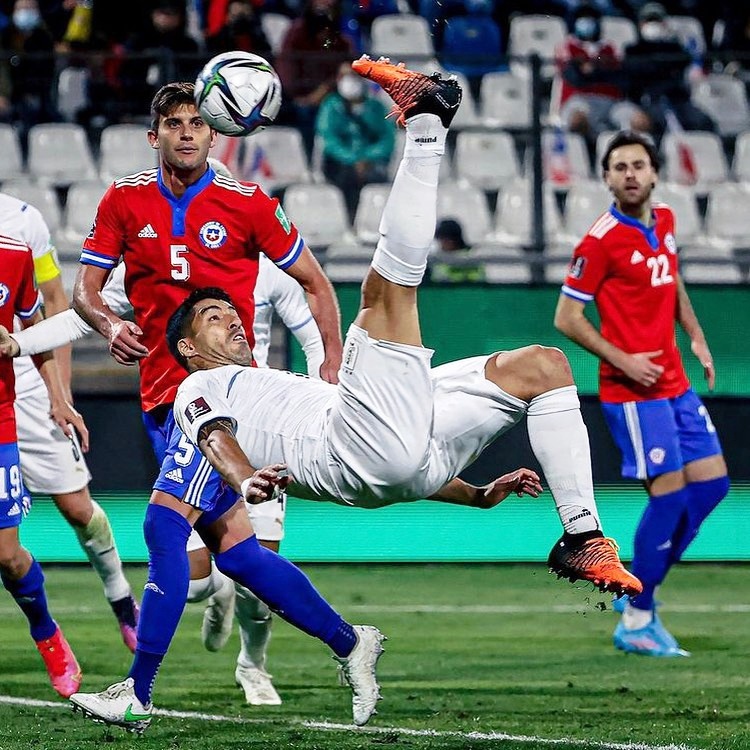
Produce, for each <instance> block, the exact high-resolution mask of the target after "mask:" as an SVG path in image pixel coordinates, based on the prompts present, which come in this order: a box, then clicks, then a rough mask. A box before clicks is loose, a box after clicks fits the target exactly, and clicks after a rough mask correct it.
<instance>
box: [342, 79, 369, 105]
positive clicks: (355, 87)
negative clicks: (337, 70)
mask: <svg viewBox="0 0 750 750" xmlns="http://www.w3.org/2000/svg"><path fill="white" fill-rule="evenodd" d="M336 89H337V91H338V92H339V94H341V96H342V97H343V98H344V99H346V100H347V101H350V102H352V101H357V99H361V98H362V97H363V96H364V93H365V83H364V81H363V80H362V79H361V78H360V77H359V76H355V75H345V76H343V77H342V78H340V79H339V82H338V83H337V84H336Z"/></svg>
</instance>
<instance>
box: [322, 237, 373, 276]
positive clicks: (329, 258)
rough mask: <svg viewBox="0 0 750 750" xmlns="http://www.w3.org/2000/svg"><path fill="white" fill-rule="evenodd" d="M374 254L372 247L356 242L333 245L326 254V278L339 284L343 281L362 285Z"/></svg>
mask: <svg viewBox="0 0 750 750" xmlns="http://www.w3.org/2000/svg"><path fill="white" fill-rule="evenodd" d="M372 253H373V246H372V245H370V246H367V245H361V244H358V243H356V242H349V243H337V244H335V245H331V246H330V247H329V248H328V250H326V254H325V263H324V270H325V272H326V276H328V278H329V279H330V280H331V281H333V282H337V283H338V282H342V281H351V282H356V283H360V282H361V281H362V279H364V277H365V274H366V273H367V269H368V268H369V267H370V261H371V260H372Z"/></svg>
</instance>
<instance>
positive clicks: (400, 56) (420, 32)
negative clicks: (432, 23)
mask: <svg viewBox="0 0 750 750" xmlns="http://www.w3.org/2000/svg"><path fill="white" fill-rule="evenodd" d="M370 54H371V55H372V56H373V57H378V56H379V55H384V56H386V57H392V58H393V59H394V60H408V59H409V58H410V57H434V56H435V48H434V46H433V44H432V36H431V35H430V27H429V25H428V24H427V21H426V20H425V19H424V18H422V17H421V16H415V15H411V14H409V13H400V14H398V15H394V16H379V17H378V18H375V19H374V20H373V22H372V28H371V30H370Z"/></svg>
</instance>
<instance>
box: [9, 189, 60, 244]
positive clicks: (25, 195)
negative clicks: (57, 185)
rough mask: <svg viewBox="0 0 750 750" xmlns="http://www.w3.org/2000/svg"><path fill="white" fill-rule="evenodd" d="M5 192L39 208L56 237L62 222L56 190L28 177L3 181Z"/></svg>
mask: <svg viewBox="0 0 750 750" xmlns="http://www.w3.org/2000/svg"><path fill="white" fill-rule="evenodd" d="M3 192H4V193H7V194H8V195H12V196H13V197H14V198H20V199H21V200H22V201H26V202H27V203H30V204H31V205H32V206H34V207H35V208H38V209H39V211H40V212H41V214H42V216H43V217H44V221H45V222H46V223H47V226H48V227H49V231H50V232H51V234H52V237H53V239H54V237H55V235H56V233H57V231H58V230H59V228H60V224H61V218H60V216H61V214H60V204H59V203H58V202H57V196H56V195H55V191H54V190H53V189H52V188H50V187H49V186H47V185H40V184H38V183H36V182H32V181H31V180H28V179H18V180H8V181H7V182H4V183H3Z"/></svg>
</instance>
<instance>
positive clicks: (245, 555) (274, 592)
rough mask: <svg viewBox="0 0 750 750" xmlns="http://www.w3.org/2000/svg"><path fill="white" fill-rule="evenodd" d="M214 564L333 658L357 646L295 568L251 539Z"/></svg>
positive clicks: (346, 626)
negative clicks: (323, 646)
mask: <svg viewBox="0 0 750 750" xmlns="http://www.w3.org/2000/svg"><path fill="white" fill-rule="evenodd" d="M215 560H216V567H217V568H219V570H220V571H221V572H222V573H224V574H225V575H227V576H229V577H230V578H232V579H233V580H235V581H237V582H238V583H241V584H242V585H243V586H244V587H245V588H247V589H250V591H252V592H253V593H254V594H255V595H256V596H257V597H258V598H259V599H261V600H262V601H264V602H265V603H266V604H267V605H268V606H269V607H270V608H271V609H272V610H273V611H274V612H276V613H277V614H278V615H279V616H280V617H283V618H284V619H285V620H286V621H287V622H289V623H291V624H292V625H294V626H295V627H296V628H299V629H300V630H302V631H303V632H305V633H307V634H308V635H313V636H315V637H316V638H319V639H320V640H321V641H323V642H324V643H326V644H327V645H328V646H329V647H330V648H331V650H332V651H333V652H334V653H335V654H336V655H337V656H341V657H344V656H348V655H349V654H350V653H351V652H352V649H353V648H354V646H355V644H356V642H357V636H356V634H355V632H354V629H353V628H352V626H351V625H350V624H349V623H347V622H346V621H344V619H343V618H342V617H341V615H340V614H338V612H336V611H335V610H334V609H333V608H332V607H331V605H330V604H328V602H327V601H326V600H325V599H324V598H323V597H322V596H321V595H320V594H319V593H318V592H317V590H316V589H315V587H314V586H313V585H312V583H311V582H310V579H309V578H308V577H307V576H306V575H305V574H304V573H303V572H302V571H301V570H300V569H299V568H297V567H296V566H294V565H293V564H292V563H290V562H289V561H288V560H286V559H285V558H283V557H281V556H280V555H277V554H276V553H275V552H273V551H272V550H269V549H266V548H265V547H261V545H260V544H258V540H257V539H256V538H255V537H254V536H252V537H250V538H249V539H245V541H243V542H240V543H239V544H236V545H235V546H234V547H232V548H231V549H229V550H226V551H225V552H220V553H219V554H218V555H216V557H215ZM141 617H143V615H141Z"/></svg>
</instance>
